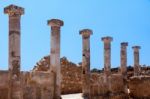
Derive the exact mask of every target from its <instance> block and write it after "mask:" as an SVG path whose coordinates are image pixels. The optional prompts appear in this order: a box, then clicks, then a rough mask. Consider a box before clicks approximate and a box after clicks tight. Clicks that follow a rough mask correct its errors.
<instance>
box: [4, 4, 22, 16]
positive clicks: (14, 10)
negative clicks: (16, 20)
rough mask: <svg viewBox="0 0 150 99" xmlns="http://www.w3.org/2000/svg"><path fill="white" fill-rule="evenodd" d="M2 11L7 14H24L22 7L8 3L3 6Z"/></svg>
mask: <svg viewBox="0 0 150 99" xmlns="http://www.w3.org/2000/svg"><path fill="white" fill-rule="evenodd" d="M4 13H5V14H8V15H9V16H21V15H23V14H24V8H22V7H19V6H16V5H9V6H7V7H5V8H4Z"/></svg>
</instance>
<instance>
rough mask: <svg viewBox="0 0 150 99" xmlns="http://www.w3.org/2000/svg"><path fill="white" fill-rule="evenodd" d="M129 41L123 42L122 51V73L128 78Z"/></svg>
mask: <svg viewBox="0 0 150 99" xmlns="http://www.w3.org/2000/svg"><path fill="white" fill-rule="evenodd" d="M127 46H128V43H127V42H122V43H121V52H120V58H121V74H122V75H123V76H124V77H125V78H126V76H127Z"/></svg>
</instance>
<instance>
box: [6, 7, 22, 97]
mask: <svg viewBox="0 0 150 99" xmlns="http://www.w3.org/2000/svg"><path fill="white" fill-rule="evenodd" d="M4 13H5V14H8V15H9V86H8V87H9V93H8V94H9V95H8V97H9V99H22V91H21V78H20V60H21V59H20V35H21V34H20V19H21V15H22V14H24V9H23V8H21V7H18V6H15V5H10V6H8V7H5V8H4Z"/></svg>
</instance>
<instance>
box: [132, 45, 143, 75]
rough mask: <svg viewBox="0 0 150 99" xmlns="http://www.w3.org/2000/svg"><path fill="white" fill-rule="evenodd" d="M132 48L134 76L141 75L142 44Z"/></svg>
mask: <svg viewBox="0 0 150 99" xmlns="http://www.w3.org/2000/svg"><path fill="white" fill-rule="evenodd" d="M132 49H133V50H134V76H139V75H140V72H141V67H140V64H139V61H140V59H139V49H141V47H140V46H133V47H132Z"/></svg>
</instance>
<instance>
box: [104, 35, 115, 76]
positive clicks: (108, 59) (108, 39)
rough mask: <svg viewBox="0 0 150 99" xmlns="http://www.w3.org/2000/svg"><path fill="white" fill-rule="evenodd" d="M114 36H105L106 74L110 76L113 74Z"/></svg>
mask: <svg viewBox="0 0 150 99" xmlns="http://www.w3.org/2000/svg"><path fill="white" fill-rule="evenodd" d="M112 40H113V38H112V37H109V36H107V37H103V38H102V41H103V42H104V74H105V75H106V76H109V75H110V74H111V41H112Z"/></svg>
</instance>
